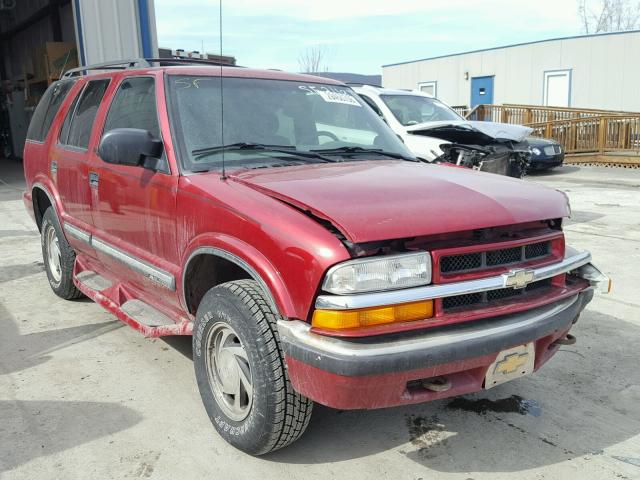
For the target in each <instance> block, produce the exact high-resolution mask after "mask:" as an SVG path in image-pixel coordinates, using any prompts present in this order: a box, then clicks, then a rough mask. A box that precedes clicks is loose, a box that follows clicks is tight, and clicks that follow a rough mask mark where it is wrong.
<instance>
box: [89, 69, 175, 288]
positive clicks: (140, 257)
mask: <svg viewBox="0 0 640 480" xmlns="http://www.w3.org/2000/svg"><path fill="white" fill-rule="evenodd" d="M155 82H156V78H155V77H154V76H148V77H143V76H136V77H124V78H122V81H121V82H120V83H119V85H118V86H117V88H116V90H115V93H114V94H113V99H112V101H111V105H110V106H109V110H108V113H107V114H106V117H105V120H104V127H103V128H102V129H101V132H100V135H99V137H101V136H102V135H104V134H105V133H107V132H109V131H111V130H114V129H117V128H138V129H142V130H147V131H149V132H151V135H153V136H154V137H155V138H159V139H161V138H162V135H161V133H160V126H159V121H158V114H157V103H156V102H157V100H156V98H157V97H156V84H155ZM163 155H164V154H163ZM163 161H164V163H163V164H161V165H160V166H159V168H158V169H157V170H150V169H148V168H144V167H142V166H127V165H114V164H109V163H106V162H104V161H103V160H102V159H101V158H100V157H99V156H98V154H97V153H93V156H92V160H91V163H90V166H89V173H90V175H93V177H94V179H95V182H94V184H93V185H92V189H93V192H92V196H93V200H94V201H93V222H94V224H95V227H96V236H97V239H98V240H99V241H102V242H103V243H104V244H103V245H99V246H98V247H102V248H98V247H96V249H97V250H99V255H100V259H101V261H102V262H103V263H104V264H105V265H107V266H108V268H109V270H111V271H113V272H114V273H115V274H116V275H117V277H118V278H122V279H125V280H126V281H127V283H128V284H129V285H133V286H137V287H139V288H140V291H143V292H145V294H151V295H152V296H155V297H157V298H163V299H164V300H173V299H174V297H175V295H171V294H170V295H168V296H167V293H168V292H169V291H173V290H175V285H172V281H173V282H175V269H174V268H172V267H175V265H177V264H178V263H179V262H178V248H177V245H176V228H175V225H176V223H175V209H176V194H177V183H178V181H177V180H178V177H177V175H176V174H172V173H171V171H170V168H169V165H168V161H167V159H166V156H165V158H163ZM105 245H106V246H105ZM122 254H124V255H122ZM172 277H173V279H172ZM141 298H143V297H141Z"/></svg>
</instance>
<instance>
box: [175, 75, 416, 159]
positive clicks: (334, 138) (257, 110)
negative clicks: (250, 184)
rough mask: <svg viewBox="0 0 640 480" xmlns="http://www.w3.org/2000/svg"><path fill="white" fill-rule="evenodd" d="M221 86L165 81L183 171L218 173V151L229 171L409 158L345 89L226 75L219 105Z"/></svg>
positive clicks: (203, 80) (216, 81) (186, 79)
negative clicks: (363, 159)
mask: <svg viewBox="0 0 640 480" xmlns="http://www.w3.org/2000/svg"><path fill="white" fill-rule="evenodd" d="M220 85H221V80H220V77H212V76H211V77H195V76H178V75H171V76H169V78H168V87H169V88H168V90H169V102H170V110H171V111H170V113H171V115H170V116H171V119H172V122H173V131H174V133H175V135H176V143H177V144H178V145H179V146H180V148H181V150H182V155H180V158H181V163H182V167H183V169H185V170H187V171H202V170H210V169H219V168H220V166H221V161H222V150H224V155H225V164H226V167H227V168H233V167H237V168H259V167H270V166H275V165H283V164H291V163H296V164H297V163H300V162H303V161H306V162H320V161H352V160H356V159H361V158H355V157H360V155H359V154H360V153H363V155H362V157H364V156H365V155H364V153H365V152H363V150H369V152H367V154H368V159H378V158H380V159H389V156H384V155H382V154H376V153H375V152H373V153H372V151H374V150H375V151H377V152H387V153H389V154H392V155H394V156H395V157H396V158H397V157H398V156H403V157H406V158H413V157H412V155H411V153H409V151H408V150H406V148H405V147H404V145H403V144H402V142H400V140H399V139H398V138H397V137H396V136H395V135H394V133H393V132H392V131H391V130H390V129H389V127H388V126H387V125H386V124H385V123H384V122H383V121H382V120H381V119H380V118H378V117H377V116H376V114H375V113H374V112H372V111H371V109H370V108H369V107H367V105H366V104H364V102H363V101H362V100H361V99H360V98H359V97H358V96H357V95H356V94H355V93H354V92H353V91H352V90H351V89H350V88H348V87H343V86H334V85H323V84H314V83H306V82H297V81H283V80H263V79H251V78H229V77H227V78H224V85H223V88H222V91H223V92H224V105H221V89H220ZM223 106H224V125H223V124H222V122H221V118H222V107H223ZM222 127H224V128H222ZM256 145H258V147H256ZM223 146H224V147H225V148H221V147H223ZM267 147H269V148H267ZM274 149H276V150H278V151H274ZM287 152H290V153H287ZM343 154H344V155H343ZM314 155H315V158H314ZM322 156H324V157H325V159H324V160H323V159H322ZM328 156H331V159H329V160H328V158H329V157H328Z"/></svg>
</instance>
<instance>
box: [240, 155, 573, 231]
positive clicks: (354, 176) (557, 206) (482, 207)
mask: <svg viewBox="0 0 640 480" xmlns="http://www.w3.org/2000/svg"><path fill="white" fill-rule="evenodd" d="M230 179H231V180H233V181H236V182H239V183H241V184H244V185H245V186H247V187H250V188H253V189H256V190H258V191H260V192H262V193H264V194H265V195H268V196H270V197H273V198H276V199H279V200H281V201H283V202H285V203H288V204H290V205H292V206H294V207H296V208H298V209H300V210H304V211H308V212H310V213H312V214H313V215H315V216H316V217H319V218H322V219H324V220H328V221H329V222H331V223H332V224H333V225H334V226H335V227H336V228H337V229H338V230H340V231H341V232H342V233H343V234H344V235H345V237H346V238H347V239H348V240H350V241H351V242H353V243H362V242H370V241H376V240H389V239H395V238H408V237H417V236H422V235H434V234H440V233H449V232H457V231H464V230H474V229H479V228H488V227H496V226H501V225H511V224H517V223H524V222H530V221H537V220H547V219H552V218H560V217H566V216H568V215H569V208H568V205H567V201H566V198H565V196H564V195H563V194H562V193H560V192H558V191H556V190H552V189H549V188H547V187H543V186H541V185H537V184H534V183H529V182H524V181H522V180H517V179H512V178H507V177H503V176H500V175H494V174H489V173H483V172H477V171H474V170H469V169H462V168H454V167H450V166H443V165H432V164H425V163H417V162H405V161H358V162H344V163H335V164H314V165H305V166H300V167H279V168H273V169H265V170H260V171H257V170H251V171H245V172H243V173H237V174H234V175H231V176H230ZM276 221H277V219H276Z"/></svg>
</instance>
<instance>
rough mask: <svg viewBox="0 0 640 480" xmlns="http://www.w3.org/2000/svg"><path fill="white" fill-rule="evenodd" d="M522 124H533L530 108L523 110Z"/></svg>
mask: <svg viewBox="0 0 640 480" xmlns="http://www.w3.org/2000/svg"><path fill="white" fill-rule="evenodd" d="M524 123H533V113H532V112H531V107H529V108H527V109H526V110H525V117H524Z"/></svg>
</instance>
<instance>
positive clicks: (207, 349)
mask: <svg viewBox="0 0 640 480" xmlns="http://www.w3.org/2000/svg"><path fill="white" fill-rule="evenodd" d="M276 319H277V315H276V313H275V312H274V311H273V309H272V308H271V307H270V306H269V302H268V301H267V299H266V298H265V294H264V292H263V291H262V289H261V288H260V286H259V285H258V284H257V283H256V282H255V281H253V280H236V281H233V282H228V283H224V284H222V285H219V286H217V287H214V288H212V289H211V290H209V291H208V292H207V293H206V295H205V296H204V297H203V299H202V301H201V302H200V306H199V307H198V312H197V315H196V322H195V325H194V332H193V356H194V366H195V373H196V379H197V382H198V388H199V389H200V395H201V396H202V401H203V403H204V406H205V408H206V410H207V413H208V415H209V418H210V419H211V421H212V423H213V425H214V427H215V428H216V430H217V431H218V433H219V434H220V436H221V437H222V438H224V439H225V440H226V441H227V442H229V443H230V444H232V445H233V446H235V447H236V448H239V449H240V450H243V451H245V452H247V453H250V454H252V455H261V454H265V453H268V452H271V451H273V450H277V449H279V448H282V447H285V446H287V445H289V444H290V443H292V442H294V441H295V440H297V439H298V438H299V437H300V436H301V435H302V433H303V432H304V431H305V429H306V428H307V425H308V423H309V420H310V418H311V411H312V408H313V402H312V401H311V400H309V399H308V398H306V397H303V396H302V395H300V394H298V393H297V392H295V391H294V390H293V388H292V386H291V383H290V381H289V378H288V377H287V372H286V369H285V365H284V359H283V357H282V352H281V350H280V345H279V339H278V333H277V329H276Z"/></svg>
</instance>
